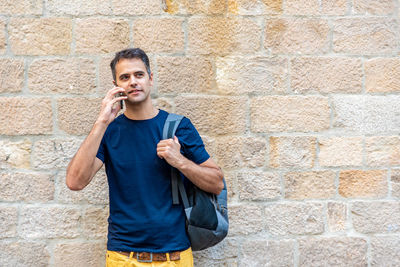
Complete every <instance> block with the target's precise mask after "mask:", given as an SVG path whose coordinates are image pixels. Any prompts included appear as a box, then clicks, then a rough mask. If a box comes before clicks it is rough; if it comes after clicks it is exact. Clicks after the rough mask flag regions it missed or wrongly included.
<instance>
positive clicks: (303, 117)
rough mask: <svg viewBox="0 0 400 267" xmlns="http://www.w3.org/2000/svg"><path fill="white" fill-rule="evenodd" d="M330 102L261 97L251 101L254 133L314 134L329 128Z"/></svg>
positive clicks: (309, 98)
mask: <svg viewBox="0 0 400 267" xmlns="http://www.w3.org/2000/svg"><path fill="white" fill-rule="evenodd" d="M329 117H330V107H329V103H328V99H327V98H325V97H320V96H306V97H304V96H260V97H254V98H252V99H251V101H250V121H251V130H252V131H254V132H293V131H298V132H310V131H311V132H313V131H316V132H318V131H323V130H326V129H328V128H329V120H330V118H329Z"/></svg>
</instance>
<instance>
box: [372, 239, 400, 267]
mask: <svg viewBox="0 0 400 267" xmlns="http://www.w3.org/2000/svg"><path fill="white" fill-rule="evenodd" d="M399 255H400V238H399V237H398V236H377V237H373V238H371V266H387V267H395V266H400V257H399Z"/></svg>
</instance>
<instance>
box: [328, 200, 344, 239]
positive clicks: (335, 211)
mask: <svg viewBox="0 0 400 267" xmlns="http://www.w3.org/2000/svg"><path fill="white" fill-rule="evenodd" d="M327 221H328V229H329V232H340V231H344V230H346V221H347V206H346V204H345V203H341V202H328V216H327Z"/></svg>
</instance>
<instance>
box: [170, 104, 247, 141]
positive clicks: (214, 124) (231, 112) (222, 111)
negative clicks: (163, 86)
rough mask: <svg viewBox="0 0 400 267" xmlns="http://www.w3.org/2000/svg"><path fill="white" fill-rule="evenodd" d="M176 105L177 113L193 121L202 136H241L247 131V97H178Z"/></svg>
mask: <svg viewBox="0 0 400 267" xmlns="http://www.w3.org/2000/svg"><path fill="white" fill-rule="evenodd" d="M175 105H176V108H175V111H176V113H178V114H182V115H184V116H186V117H188V118H189V119H191V120H192V122H193V124H194V125H195V126H196V129H197V130H198V131H199V132H200V133H201V134H207V135H210V136H214V135H222V134H241V133H244V131H245V129H246V114H245V112H244V111H245V110H246V106H247V98H246V97H220V96H178V97H176V98H175ZM211 107H212V108H211Z"/></svg>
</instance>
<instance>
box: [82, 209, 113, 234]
mask: <svg viewBox="0 0 400 267" xmlns="http://www.w3.org/2000/svg"><path fill="white" fill-rule="evenodd" d="M108 215H109V212H108V207H106V206H104V207H89V208H87V209H86V210H85V211H84V212H83V216H82V234H83V235H84V236H85V237H87V238H88V239H89V240H90V239H95V238H102V239H106V238H107V229H108V222H107V219H108Z"/></svg>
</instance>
